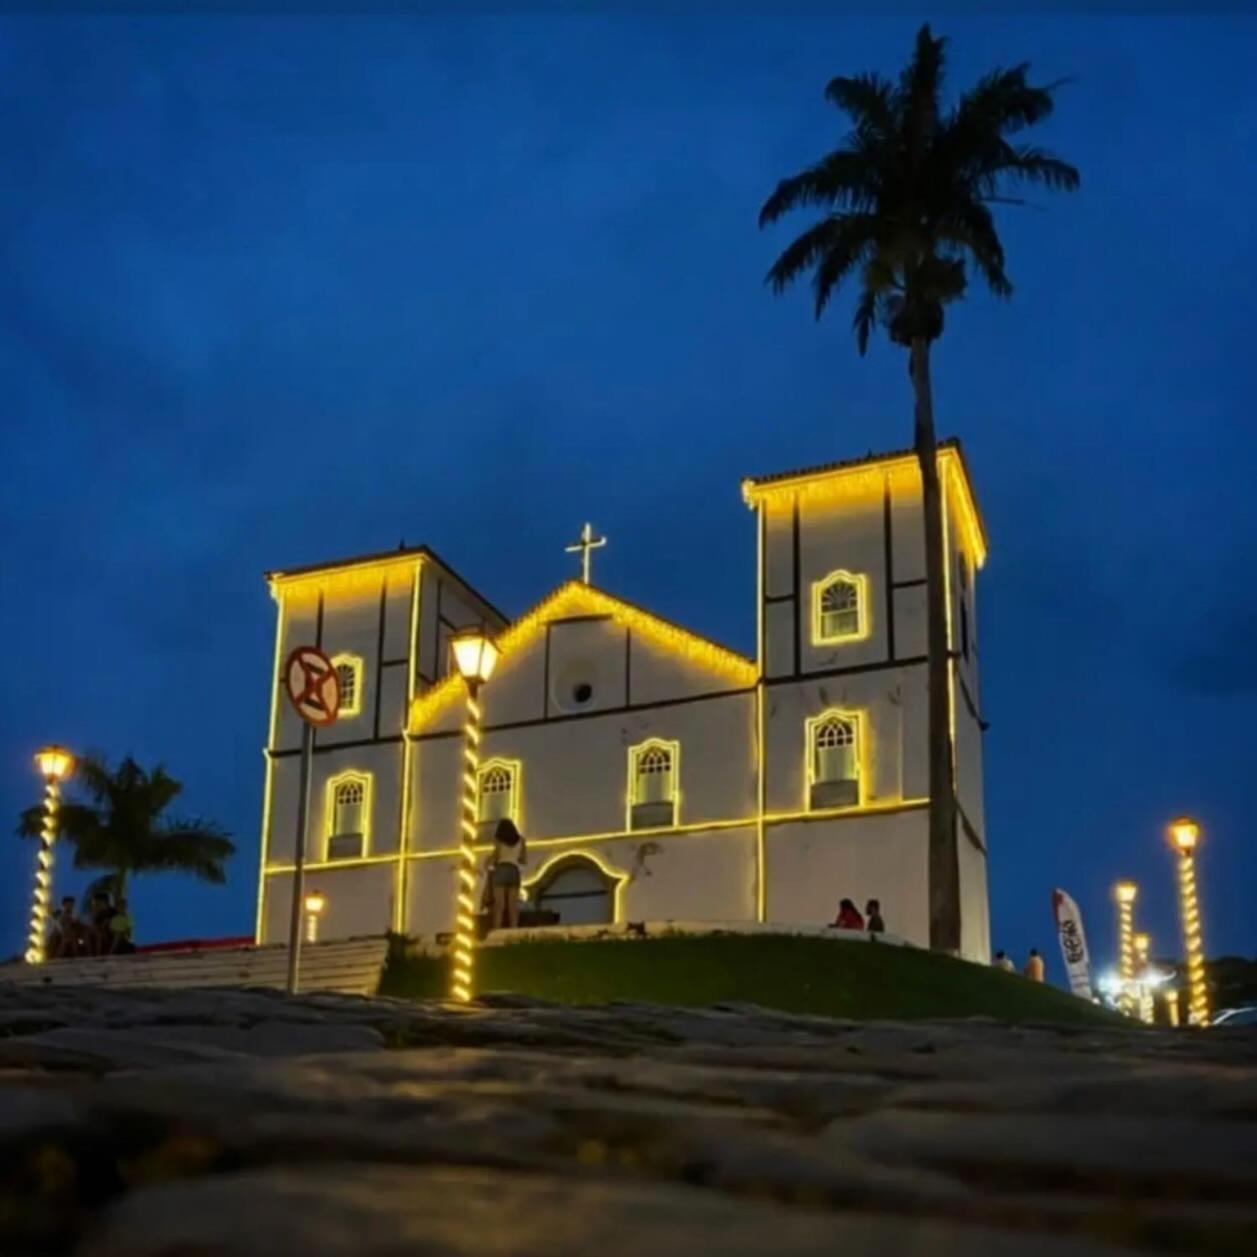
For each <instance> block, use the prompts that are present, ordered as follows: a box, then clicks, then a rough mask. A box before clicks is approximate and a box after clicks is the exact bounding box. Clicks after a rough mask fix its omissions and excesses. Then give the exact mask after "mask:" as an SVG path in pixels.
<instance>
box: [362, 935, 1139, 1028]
mask: <svg viewBox="0 0 1257 1257" xmlns="http://www.w3.org/2000/svg"><path fill="white" fill-rule="evenodd" d="M476 987H477V989H478V990H479V991H485V992H487V991H511V992H514V993H516V994H520V995H531V996H536V997H538V998H541V999H547V1000H553V1001H555V1002H557V1003H562V1004H605V1003H609V1002H610V1001H612V1000H641V1001H645V1002H650V1003H659V1004H688V1005H691V1006H702V1005H708V1004H719V1003H727V1002H731V1001H743V1002H747V1003H752V1004H762V1005H764V1006H765V1007H768V1008H779V1009H782V1010H784V1011H786V1012H796V1013H816V1014H821V1015H823V1016H829V1017H860V1018H864V1017H888V1018H918V1017H968V1016H973V1015H978V1014H985V1015H987V1016H992V1017H998V1018H1000V1019H1002V1020H1005V1021H1012V1022H1017V1021H1052V1022H1058V1023H1062V1024H1074V1025H1093V1026H1094V1025H1105V1024H1108V1025H1121V1024H1125V1025H1129V1024H1130V1023H1129V1022H1127V1021H1126V1019H1125V1018H1118V1017H1117V1016H1115V1014H1112V1013H1109V1012H1105V1011H1104V1010H1102V1009H1099V1008H1097V1007H1095V1006H1094V1005H1091V1004H1087V1003H1085V1002H1084V1001H1082V1000H1079V999H1075V998H1074V997H1073V996H1072V995H1069V994H1067V993H1066V992H1065V991H1061V990H1058V989H1057V988H1055V987H1051V986H1040V985H1038V984H1036V983H1033V982H1029V981H1027V980H1026V979H1025V978H1022V977H1019V976H1017V975H1015V974H1009V973H1002V972H999V971H998V970H995V969H990V968H987V967H985V966H983V965H974V964H969V963H967V962H965V961H961V960H953V959H951V958H949V957H947V956H937V955H933V954H931V953H929V952H925V951H918V950H916V949H914V948H908V947H891V946H880V947H879V946H878V945H877V944H875V943H857V942H840V941H837V940H829V939H819V938H792V937H790V936H788V935H781V934H777V935H760V936H758V937H752V936H746V935H714V936H706V937H697V938H694V937H680V936H678V937H675V938H652V939H634V940H605V941H601V942H590V943H575V942H563V941H559V940H555V941H554V942H528V943H515V944H512V945H509V946H502V947H487V948H484V949H482V950H481V951H479V952H477V953H476ZM446 990H447V981H446V964H445V961H444V960H443V959H434V958H429V957H409V958H394V959H393V960H391V961H390V962H389V965H388V968H387V969H386V970H385V973H384V979H383V982H382V984H381V987H380V993H381V994H383V995H394V996H402V997H406V998H410V999H441V998H444V996H445V992H446Z"/></svg>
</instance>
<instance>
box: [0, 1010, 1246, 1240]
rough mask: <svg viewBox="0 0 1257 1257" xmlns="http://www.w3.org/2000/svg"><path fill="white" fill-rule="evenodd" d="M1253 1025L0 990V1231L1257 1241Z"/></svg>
mask: <svg viewBox="0 0 1257 1257" xmlns="http://www.w3.org/2000/svg"><path fill="white" fill-rule="evenodd" d="M1254 1237H1257V1035H1255V1034H1253V1032H1245V1031H1231V1032H1227V1031H1209V1032H1200V1033H1186V1032H1184V1033H1178V1034H1172V1033H1169V1032H1153V1031H1139V1030H1132V1031H1127V1030H1121V1029H1119V1030H1112V1031H1110V1030H1101V1031H1094V1030H1062V1029H1052V1028H1047V1027H1031V1028H1026V1027H1023V1028H1016V1029H1015V1028H1009V1027H1004V1026H1000V1025H998V1024H996V1023H994V1022H986V1021H975V1020H968V1021H957V1022H932V1023H928V1024H922V1023H916V1024H913V1023H892V1022H877V1023H859V1022H837V1021H826V1020H823V1019H819V1018H810V1017H793V1016H787V1015H783V1014H777V1013H771V1012H766V1011H764V1010H762V1009H756V1008H738V1007H723V1008H720V1009H713V1010H702V1011H695V1010H685V1009H672V1008H660V1007H653V1006H652V1007H647V1006H643V1005H615V1006H610V1007H607V1008H604V1009H598V1010H573V1009H567V1008H560V1007H555V1006H550V1005H541V1004H537V1003H535V1002H531V1001H524V1000H516V999H509V998H505V997H503V998H500V999H491V1000H489V1001H487V1002H486V1003H485V1004H484V1005H483V1006H480V1007H476V1008H473V1009H451V1008H445V1007H440V1006H436V1005H415V1004H406V1003H400V1002H396V1001H391V1000H357V999H350V998H343V997H317V996H312V997H307V998H303V999H298V1000H287V999H285V998H283V997H282V996H280V995H277V994H271V993H265V992H257V991H221V992H207V991H184V992H178V991H169V992H152V991H143V992H140V991H135V992H126V991H104V990H100V989H90V990H71V989H65V988H40V989H32V988H29V987H22V988H14V987H10V988H5V987H0V1253H2V1254H4V1255H5V1257H9V1255H10V1254H25V1253H42V1252H64V1253H73V1254H75V1255H80V1257H158V1255H159V1254H160V1255H162V1257H211V1255H215V1257H216V1255H218V1254H243V1255H245V1257H251V1255H253V1254H257V1255H259V1257H261V1255H263V1254H265V1255H266V1257H288V1255H289V1254H292V1255H293V1257H296V1255H298V1254H300V1255H302V1257H304V1255H306V1254H314V1255H317V1254H336V1255H339V1254H351V1253H352V1254H367V1255H370V1257H377V1255H384V1254H389V1255H394V1254H396V1255H400V1254H408V1255H423V1254H440V1255H441V1257H462V1255H463V1254H466V1255H467V1257H473V1255H474V1257H504V1255H506V1254H514V1255H518V1257H567V1255H569V1254H571V1255H574V1254H594V1255H595V1257H621V1255H623V1257H628V1255H630V1254H631V1255H632V1257H643V1255H645V1257H666V1255H668V1254H672V1253H678V1254H688V1253H695V1254H701V1253H707V1252H710V1253H712V1254H719V1255H720V1257H748V1255H749V1254H760V1253H770V1254H773V1257H784V1255H786V1254H807V1255H809V1257H810V1255H811V1254H817V1255H819V1254H825V1257H834V1254H841V1255H842V1257H863V1255H869V1257H872V1255H874V1254H875V1255H876V1257H894V1255H896V1254H913V1255H916V1257H926V1255H930V1257H932V1255H935V1254H938V1255H942V1254H964V1255H965V1257H969V1255H971V1254H993V1255H1001V1257H1002V1255H1004V1254H1009V1255H1015V1257H1040V1255H1042V1257H1049V1255H1051V1254H1060V1255H1061V1257H1066V1255H1073V1257H1083V1255H1084V1254H1097V1255H1098V1254H1103V1253H1110V1254H1112V1253H1121V1252H1130V1251H1131V1250H1132V1249H1136V1250H1147V1251H1154V1250H1163V1251H1173V1252H1194V1253H1207V1254H1241V1253H1243V1254H1251V1253H1253V1252H1254V1251H1257V1242H1255V1239H1254Z"/></svg>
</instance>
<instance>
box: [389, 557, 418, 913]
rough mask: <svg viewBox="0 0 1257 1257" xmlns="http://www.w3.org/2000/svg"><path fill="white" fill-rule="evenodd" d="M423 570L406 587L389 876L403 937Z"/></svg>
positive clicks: (407, 893)
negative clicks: (397, 803)
mask: <svg viewBox="0 0 1257 1257" xmlns="http://www.w3.org/2000/svg"><path fill="white" fill-rule="evenodd" d="M422 576H423V569H422V568H421V567H418V568H416V569H415V572H414V579H413V581H412V583H411V587H410V631H409V633H408V635H407V638H406V641H407V643H408V645H407V648H406V650H407V653H406V709H405V711H403V712H402V722H401V723H402V801H401V807H400V808H398V812H397V872H396V874H395V875H394V877H393V930H394V932H395V933H397V934H405V933H406V930H407V925H408V924H409V919H410V879H409V871H410V865H409V864H408V863H407V861H406V857H407V855H408V854H409V852H410V809H411V803H410V794H411V786H410V775H411V772H412V771H413V768H412V764H413V759H414V744H413V743H412V742H411V740H410V734H409V732H408V731H407V725H408V724H409V722H410V705H411V703H413V702H414V701H415V672H416V670H417V667H418V660H417V659H416V658H415V652H416V651H417V650H418V641H419V607H420V602H421V600H422V598H423V590H422V586H423V581H422V579H421V578H422Z"/></svg>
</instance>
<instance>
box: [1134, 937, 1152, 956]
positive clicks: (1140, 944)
mask: <svg viewBox="0 0 1257 1257" xmlns="http://www.w3.org/2000/svg"><path fill="white" fill-rule="evenodd" d="M1151 947H1152V937H1151V935H1148V934H1136V935H1135V950H1136V951H1137V952H1138V953H1139V954H1140V955H1141V956H1147V954H1148V951H1149V949H1150V948H1151Z"/></svg>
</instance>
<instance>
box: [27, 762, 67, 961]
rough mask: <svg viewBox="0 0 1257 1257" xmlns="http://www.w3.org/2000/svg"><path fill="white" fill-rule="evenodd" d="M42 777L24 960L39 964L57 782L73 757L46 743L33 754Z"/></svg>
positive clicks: (44, 950) (48, 901)
mask: <svg viewBox="0 0 1257 1257" xmlns="http://www.w3.org/2000/svg"><path fill="white" fill-rule="evenodd" d="M35 763H36V764H38V765H39V771H40V772H41V773H42V774H43V777H44V826H43V833H42V834H41V836H40V841H39V855H38V856H37V857H36V865H35V894H34V897H33V899H32V901H31V927H30V932H29V934H28V935H27V939H26V963H27V964H28V965H41V964H43V963H44V961H45V960H47V958H48V914H49V910H50V908H51V905H52V849H53V844H54V843H55V842H56V840H57V809H58V807H59V806H60V803H61V781H62V779H63V778H65V777H67V776H69V774H70V771H71V769H72V768H73V767H74V758H73V756H71V754H70V752H69V751H66V750H63V749H62V748H61V747H59V746H46V747H44V749H43V750H42V751H40V752H39V753H38V754H37V755H36V756H35Z"/></svg>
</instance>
